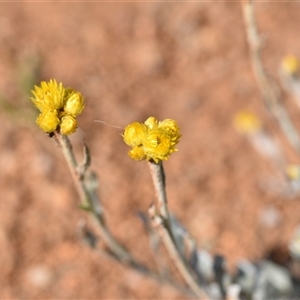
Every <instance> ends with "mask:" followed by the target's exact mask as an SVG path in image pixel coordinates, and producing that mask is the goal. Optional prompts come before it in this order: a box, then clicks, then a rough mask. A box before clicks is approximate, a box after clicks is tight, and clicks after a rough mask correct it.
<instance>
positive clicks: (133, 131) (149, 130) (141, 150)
mask: <svg viewBox="0 0 300 300" xmlns="http://www.w3.org/2000/svg"><path fill="white" fill-rule="evenodd" d="M180 137H181V134H180V132H179V126H178V125H177V123H176V121H174V120H171V119H165V120H163V121H161V122H159V121H158V120H157V119H156V118H154V117H149V118H148V119H147V120H146V121H145V122H144V123H139V122H133V123H131V124H129V125H127V126H126V127H125V130H124V134H123V139H124V142H125V143H126V144H127V145H128V146H130V147H132V149H131V150H130V151H129V152H128V154H129V156H130V157H132V158H133V159H135V160H143V159H147V160H153V161H155V162H156V163H158V162H159V161H161V160H167V159H168V158H169V156H170V155H171V154H172V153H173V152H175V151H178V150H177V149H176V148H175V146H176V145H177V144H178V142H179V139H180Z"/></svg>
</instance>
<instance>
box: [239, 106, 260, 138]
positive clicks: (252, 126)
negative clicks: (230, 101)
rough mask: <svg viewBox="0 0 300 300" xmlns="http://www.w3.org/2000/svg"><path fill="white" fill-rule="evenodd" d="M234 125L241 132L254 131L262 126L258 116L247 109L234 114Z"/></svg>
mask: <svg viewBox="0 0 300 300" xmlns="http://www.w3.org/2000/svg"><path fill="white" fill-rule="evenodd" d="M234 126H235V128H236V129H237V130H238V131H241V132H242V133H254V132H257V131H259V130H261V127H262V125H261V122H260V120H259V119H258V117H256V116H255V115H254V114H252V113H250V112H247V111H240V112H238V113H237V114H236V115H235V117H234Z"/></svg>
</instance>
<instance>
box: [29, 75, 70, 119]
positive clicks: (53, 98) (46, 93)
mask: <svg viewBox="0 0 300 300" xmlns="http://www.w3.org/2000/svg"><path fill="white" fill-rule="evenodd" d="M31 92H32V94H33V96H34V97H31V98H30V99H31V101H32V102H33V103H34V104H35V106H36V107H37V108H38V109H39V111H40V112H41V113H43V112H47V111H49V110H60V109H61V108H62V107H63V105H64V94H65V89H64V87H63V86H62V83H59V84H58V83H57V82H56V80H52V79H51V80H50V81H49V82H45V81H42V82H41V86H40V87H39V86H36V85H35V86H34V90H32V91H31Z"/></svg>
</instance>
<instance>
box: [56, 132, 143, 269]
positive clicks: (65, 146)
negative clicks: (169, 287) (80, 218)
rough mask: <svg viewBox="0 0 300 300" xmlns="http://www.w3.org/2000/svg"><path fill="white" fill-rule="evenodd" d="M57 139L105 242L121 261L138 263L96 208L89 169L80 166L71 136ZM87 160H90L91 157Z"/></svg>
mask: <svg viewBox="0 0 300 300" xmlns="http://www.w3.org/2000/svg"><path fill="white" fill-rule="evenodd" d="M56 139H57V141H58V142H59V145H60V146H61V149H62V152H63V154H64V157H65V159H66V161H67V163H68V167H69V169H70V172H71V174H72V178H73V181H74V183H75V184H76V187H77V190H78V192H79V195H80V199H81V203H82V204H83V205H86V204H88V205H89V209H90V212H91V214H92V216H93V217H94V219H95V221H96V223H97V224H98V229H99V231H100V235H101V238H102V239H103V241H104V243H105V244H106V245H107V247H108V248H109V250H110V251H111V252H112V253H114V255H115V256H117V258H118V259H119V260H120V261H121V262H124V263H127V264H132V265H135V264H137V263H136V262H135V260H134V259H133V258H132V257H131V256H130V255H129V254H128V252H127V251H126V250H125V249H124V248H123V247H122V246H121V245H120V244H119V243H118V242H117V241H116V240H115V239H114V238H113V237H112V235H111V234H110V232H109V231H108V229H107V227H106V226H105V222H104V218H103V215H102V214H101V213H100V211H99V209H96V208H95V202H94V201H92V199H91V192H90V191H89V190H88V188H87V186H88V185H87V183H86V182H85V177H87V176H86V175H87V170H86V168H84V167H80V166H79V164H78V162H77V160H76V158H75V155H74V152H73V149H72V145H71V143H70V140H69V138H68V137H67V136H65V135H61V134H56ZM85 160H86V161H89V160H90V159H85ZM82 172H83V173H82ZM92 192H93V191H92Z"/></svg>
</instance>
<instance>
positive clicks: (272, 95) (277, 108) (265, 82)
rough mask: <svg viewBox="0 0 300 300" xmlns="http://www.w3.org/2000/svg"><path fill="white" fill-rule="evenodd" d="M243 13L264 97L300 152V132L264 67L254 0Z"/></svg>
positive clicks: (246, 2) (247, 4)
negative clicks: (299, 132)
mask: <svg viewBox="0 0 300 300" xmlns="http://www.w3.org/2000/svg"><path fill="white" fill-rule="evenodd" d="M243 13H244V21H245V27H246V32H247V38H248V44H249V47H250V55H251V61H252V66H253V70H254V73H255V76H256V79H257V82H258V85H259V88H260V90H261V93H262V96H263V99H264V101H265V103H266V105H267V107H268V108H269V109H270V111H271V113H272V114H273V115H274V116H275V118H276V119H277V121H278V123H279V126H280V128H281V130H282V131H283V133H284V135H285V136H286V138H287V139H288V140H289V142H290V144H291V145H292V146H293V147H294V149H295V150H296V151H297V152H300V137H299V134H298V132H297V130H296V129H295V127H294V125H293V123H292V121H291V119H290V117H289V115H288V113H287V111H286V109H285V108H284V106H283V105H282V100H281V99H280V96H279V93H278V91H277V89H275V87H274V83H273V82H272V81H271V79H270V78H269V77H268V76H267V74H266V71H265V69H264V67H263V63H262V58H261V42H260V38H259V34H258V31H257V27H256V21H255V17H254V8H253V1H252V0H247V1H245V2H243Z"/></svg>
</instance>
